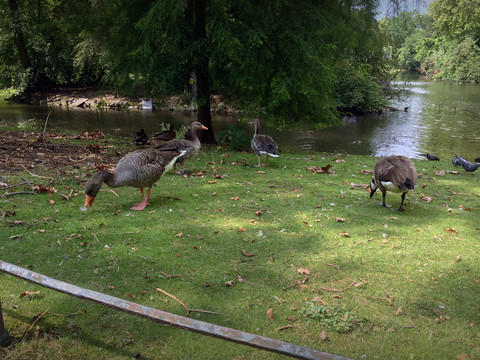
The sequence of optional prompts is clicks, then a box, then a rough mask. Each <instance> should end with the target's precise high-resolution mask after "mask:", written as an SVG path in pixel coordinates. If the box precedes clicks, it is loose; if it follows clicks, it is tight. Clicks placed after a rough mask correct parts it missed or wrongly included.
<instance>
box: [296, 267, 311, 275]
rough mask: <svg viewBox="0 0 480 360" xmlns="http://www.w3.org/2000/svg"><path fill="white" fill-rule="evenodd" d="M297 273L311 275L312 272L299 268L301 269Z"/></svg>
mask: <svg viewBox="0 0 480 360" xmlns="http://www.w3.org/2000/svg"><path fill="white" fill-rule="evenodd" d="M297 272H298V273H299V274H306V275H310V270H307V269H304V268H299V269H297Z"/></svg>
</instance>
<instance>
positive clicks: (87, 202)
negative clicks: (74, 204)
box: [85, 195, 95, 207]
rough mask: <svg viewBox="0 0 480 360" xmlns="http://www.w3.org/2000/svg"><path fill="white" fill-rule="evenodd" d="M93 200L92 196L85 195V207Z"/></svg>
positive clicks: (89, 205) (90, 204) (91, 203)
mask: <svg viewBox="0 0 480 360" xmlns="http://www.w3.org/2000/svg"><path fill="white" fill-rule="evenodd" d="M93 200H95V197H94V196H90V195H87V196H86V197H85V207H91V206H92V205H93Z"/></svg>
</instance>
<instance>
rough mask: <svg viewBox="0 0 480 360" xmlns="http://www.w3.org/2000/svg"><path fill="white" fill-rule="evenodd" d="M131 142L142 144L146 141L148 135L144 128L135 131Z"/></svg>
mask: <svg viewBox="0 0 480 360" xmlns="http://www.w3.org/2000/svg"><path fill="white" fill-rule="evenodd" d="M133 142H134V143H135V145H139V146H143V145H145V144H146V143H147V142H148V136H147V133H146V132H145V130H144V129H142V130H140V131H139V132H137V133H135V136H134V137H133Z"/></svg>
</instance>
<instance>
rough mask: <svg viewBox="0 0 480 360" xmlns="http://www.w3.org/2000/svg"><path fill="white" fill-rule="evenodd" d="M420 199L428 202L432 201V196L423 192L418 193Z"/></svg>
mask: <svg viewBox="0 0 480 360" xmlns="http://www.w3.org/2000/svg"><path fill="white" fill-rule="evenodd" d="M420 199H422V200H425V201H426V202H428V203H431V202H432V201H433V198H432V197H430V196H425V195H424V194H420Z"/></svg>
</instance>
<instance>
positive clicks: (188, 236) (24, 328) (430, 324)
mask: <svg viewBox="0 0 480 360" xmlns="http://www.w3.org/2000/svg"><path fill="white" fill-rule="evenodd" d="M6 130H9V131H6ZM0 136H1V143H2V146H1V147H0V152H1V159H2V162H1V164H0V166H1V167H2V178H1V186H2V188H1V189H2V194H1V196H0V203H1V218H0V232H1V234H2V237H1V242H0V253H1V259H2V260H4V261H7V262H9V263H13V264H16V265H19V266H22V267H24V268H28V269H31V270H33V271H35V272H39V273H42V274H44V275H47V276H50V277H54V278H57V279H59V280H62V281H66V282H69V283H73V284H75V285H79V286H82V287H85V288H89V289H92V290H96V291H100V292H104V293H107V294H109V295H113V296H116V297H120V298H124V299H127V300H131V301H134V302H137V303H140V304H143V305H146V306H150V307H154V308H159V309H161V310H165V311H169V312H173V313H176V314H180V315H186V314H187V313H186V309H185V307H184V306H183V305H182V304H181V303H180V302H179V301H181V302H182V303H183V304H184V305H185V306H186V307H187V308H188V309H197V310H201V311H200V312H199V311H193V312H191V313H190V316H192V317H194V318H196V319H200V320H203V321H207V322H212V323H215V324H219V325H223V326H227V327H232V328H236V329H240V330H244V331H248V332H252V333H257V334H260V335H265V336H269V337H273V338H277V339H281V340H285V341H288V342H293V343H297V344H300V345H304V346H307V347H311V348H315V349H320V350H323V351H326V352H330V353H335V354H340V355H344V356H348V357H351V358H356V359H406V358H414V359H416V358H422V359H446V358H448V359H452V358H459V359H476V358H479V357H480V348H479V345H478V344H479V343H480V337H479V336H480V335H479V334H480V331H479V328H480V320H479V316H478V306H479V303H478V299H479V294H478V285H479V282H480V271H479V269H478V266H477V264H478V263H479V262H480V245H479V244H480V231H479V230H480V229H479V226H478V204H479V197H480V182H479V178H478V175H466V174H465V172H463V170H461V169H460V170H461V171H458V170H459V169H458V168H455V167H453V165H452V164H451V163H450V162H449V161H440V162H435V164H432V163H431V162H427V161H426V160H423V161H422V160H413V161H414V163H415V165H416V167H417V170H418V172H419V180H418V184H417V187H416V188H415V190H414V191H412V192H409V194H408V195H407V200H406V210H405V211H404V212H396V211H393V210H391V209H387V208H383V207H381V206H378V205H377V203H378V202H379V201H381V196H380V195H376V196H375V197H374V198H373V199H371V198H370V197H369V193H368V189H367V188H366V186H367V184H368V183H369V181H370V179H371V173H372V169H373V166H374V164H375V162H376V159H375V158H372V157H369V156H354V155H349V154H343V153H340V154H326V153H315V154H308V155H306V154H305V153H285V152H284V153H281V154H280V157H279V158H276V159H270V161H269V163H270V167H268V168H256V167H254V166H253V165H254V164H255V163H256V156H255V155H254V154H253V153H251V152H234V151H230V150H228V149H225V148H222V147H219V146H214V145H209V146H208V145H207V146H203V147H202V149H201V152H200V154H199V156H198V157H197V158H196V159H193V160H192V161H190V162H188V163H187V164H186V167H187V173H188V175H189V176H188V178H187V179H184V178H183V177H181V176H178V175H173V174H172V173H169V174H166V175H165V176H164V178H162V179H161V180H160V181H159V182H158V184H157V185H156V186H155V187H154V189H153V194H152V199H151V203H150V205H149V206H148V207H147V208H146V209H145V211H143V212H134V211H131V210H130V209H129V208H130V205H131V204H132V203H133V202H135V201H136V200H138V199H139V196H140V192H139V191H138V190H136V189H132V188H117V189H110V188H108V187H104V188H102V191H101V192H100V194H99V195H98V198H97V199H96V201H95V204H94V205H93V207H92V208H89V209H88V210H87V211H84V212H82V211H81V210H80V208H81V207H82V206H83V204H84V193H83V190H82V189H83V185H84V184H85V182H86V180H87V179H88V178H90V176H91V175H92V174H93V173H94V172H95V171H96V168H103V167H107V168H108V167H110V166H112V165H115V164H116V162H117V161H118V159H119V158H120V157H121V156H122V155H123V154H125V153H126V152H127V151H130V150H132V149H133V147H132V145H131V144H130V143H129V142H127V141H126V140H125V139H120V138H115V137H108V136H107V137H105V135H104V134H102V133H101V132H95V133H89V134H67V135H65V134H50V133H43V132H42V131H39V132H19V131H18V130H15V129H6V128H5V129H2V131H1V132H0ZM329 165H330V166H329ZM387 203H389V204H393V205H394V206H398V205H399V203H400V196H399V195H398V194H391V193H389V194H388V195H387ZM165 293H168V294H170V295H173V296H175V297H176V299H178V300H179V301H178V300H176V299H174V298H172V297H170V296H167V295H165ZM0 300H1V301H2V308H3V312H4V318H5V323H6V326H7V329H8V331H9V332H10V335H11V337H12V340H13V346H12V347H9V348H4V349H0V357H1V358H2V359H8V360H18V359H26V358H31V357H32V356H33V357H35V358H36V359H52V358H55V359H64V360H68V359H79V358H82V359H99V358H101V359H106V358H108V359H132V358H137V359H159V358H161V359H179V358H182V359H193V358H195V359H210V358H212V349H215V352H216V355H215V357H216V358H219V359H233V358H238V359H240V358H245V359H273V358H279V357H278V356H276V355H273V354H270V353H267V352H265V351H260V350H255V349H252V348H248V347H244V346H241V345H237V344H233V343H225V342H221V340H217V339H212V338H205V337H203V336H201V335H198V334H194V333H188V332H185V331H183V330H180V329H176V328H173V327H165V326H163V325H160V324H155V323H153V322H149V321H147V320H145V319H139V318H135V317H132V316H130V315H126V314H123V313H119V312H116V311H113V310H111V309H108V308H104V307H101V306H99V305H97V304H93V303H88V302H86V301H82V300H78V299H75V298H71V297H68V296H67V295H64V294H61V293H56V292H54V291H52V290H48V289H45V288H41V287H38V286H34V285H32V284H30V283H27V282H25V281H23V280H21V279H17V278H13V277H10V276H6V275H3V274H2V275H0ZM202 311H205V312H202ZM209 312H210V313H209ZM32 354H34V355H32Z"/></svg>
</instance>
